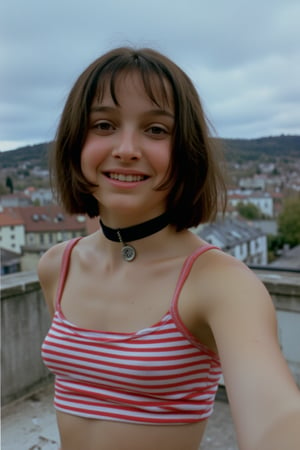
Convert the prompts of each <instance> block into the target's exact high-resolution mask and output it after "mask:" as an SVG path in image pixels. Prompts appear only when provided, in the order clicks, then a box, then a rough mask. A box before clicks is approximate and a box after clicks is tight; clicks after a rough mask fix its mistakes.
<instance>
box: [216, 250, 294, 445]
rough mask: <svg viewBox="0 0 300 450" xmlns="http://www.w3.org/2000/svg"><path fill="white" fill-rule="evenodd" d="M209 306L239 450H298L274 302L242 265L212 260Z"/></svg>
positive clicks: (289, 382) (291, 394)
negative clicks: (212, 286) (212, 278)
mask: <svg viewBox="0 0 300 450" xmlns="http://www.w3.org/2000/svg"><path fill="white" fill-rule="evenodd" d="M211 272H212V273H213V277H214V279H215V280H216V279H217V280H218V283H216V282H215V283H214V288H213V293H212V297H211V301H210V302H209V306H207V322H208V324H209V326H210V328H211V330H212V333H213V335H214V338H215V341H216V345H217V348H218V352H219V355H220V358H221V364H222V369H223V374H224V380H225V384H226V389H227V392H228V397H229V402H230V405H231V410H232V416H233V420H234V423H235V428H236V432H237V438H238V442H239V445H240V449H241V450H298V449H299V448H300V393H299V390H298V389H297V386H296V383H295V381H294V379H293V377H292V375H291V373H290V371H289V368H288V366H287V363H286V361H285V359H284V357H283V355H282V353H281V350H280V347H279V343H278V339H277V323H276V315H275V310H274V307H273V304H272V300H271V298H270V296H269V294H268V292H267V291H266V289H265V287H264V286H263V284H262V283H261V282H260V281H259V280H258V278H257V277H256V276H255V275H254V274H253V273H252V272H251V271H250V270H249V269H248V268H247V267H246V266H244V265H243V264H242V263H240V262H239V261H236V260H234V259H232V258H231V257H229V256H227V255H219V256H218V258H216V257H215V258H214V265H213V266H211ZM216 285H217V286H216Z"/></svg>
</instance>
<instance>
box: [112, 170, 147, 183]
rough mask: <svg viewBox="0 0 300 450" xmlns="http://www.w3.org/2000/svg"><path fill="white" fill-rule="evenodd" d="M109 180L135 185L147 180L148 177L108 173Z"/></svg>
mask: <svg viewBox="0 0 300 450" xmlns="http://www.w3.org/2000/svg"><path fill="white" fill-rule="evenodd" d="M106 176H107V177H108V178H111V179H112V180H117V181H123V182H127V183H133V182H137V181H143V180H146V178H147V176H145V175H137V174H125V173H116V172H108V173H106Z"/></svg>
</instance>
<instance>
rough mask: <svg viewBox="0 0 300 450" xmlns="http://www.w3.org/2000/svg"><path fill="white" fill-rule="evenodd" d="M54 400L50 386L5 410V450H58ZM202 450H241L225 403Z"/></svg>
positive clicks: (217, 407)
mask: <svg viewBox="0 0 300 450" xmlns="http://www.w3.org/2000/svg"><path fill="white" fill-rule="evenodd" d="M52 397H53V387H52V384H48V385H46V386H44V387H43V388H41V389H40V390H38V391H36V392H35V393H34V394H32V395H30V396H29V397H26V398H23V399H22V400H19V401H17V402H15V403H13V404H10V405H8V406H5V407H3V408H2V425H1V427H2V443H1V449H2V450H58V442H59V439H58V433H57V429H56V422H55V412H54V408H53V405H52ZM83 450H84V449H83ZM199 450H238V447H237V444H236V439H235V433H234V429H233V425H232V419H231V415H230V410H229V405H228V403H227V402H226V401H224V400H221V399H218V400H217V402H216V404H215V411H214V414H213V415H212V417H211V418H210V419H209V421H208V425H207V428H206V431H205V435H204V439H203V442H202V444H201V446H200V449H199Z"/></svg>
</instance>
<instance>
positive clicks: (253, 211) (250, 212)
mask: <svg viewBox="0 0 300 450" xmlns="http://www.w3.org/2000/svg"><path fill="white" fill-rule="evenodd" d="M236 209H237V211H238V213H239V214H240V216H242V217H245V219H249V220H257V219H260V218H261V212H260V210H259V209H258V207H257V206H256V205H254V204H253V203H247V204H246V203H242V202H239V203H238V204H237V206H236Z"/></svg>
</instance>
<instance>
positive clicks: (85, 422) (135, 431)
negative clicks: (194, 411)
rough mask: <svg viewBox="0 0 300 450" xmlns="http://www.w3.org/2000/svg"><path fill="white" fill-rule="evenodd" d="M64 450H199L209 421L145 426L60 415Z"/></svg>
mask: <svg viewBox="0 0 300 450" xmlns="http://www.w3.org/2000/svg"><path fill="white" fill-rule="evenodd" d="M57 422H58V427H59V430H60V438H61V449H60V450H160V449H161V450H197V449H198V448H199V445H200V442H201V438H202V436H203V433H204V430H205V425H206V422H207V421H206V420H204V421H202V422H198V423H194V424H184V425H142V424H131V423H123V422H113V421H103V420H96V419H85V418H82V417H78V416H74V415H71V414H66V413H63V412H60V411H57Z"/></svg>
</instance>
